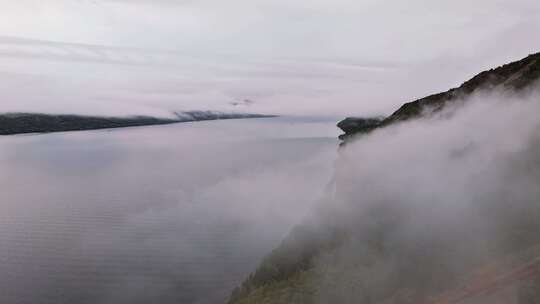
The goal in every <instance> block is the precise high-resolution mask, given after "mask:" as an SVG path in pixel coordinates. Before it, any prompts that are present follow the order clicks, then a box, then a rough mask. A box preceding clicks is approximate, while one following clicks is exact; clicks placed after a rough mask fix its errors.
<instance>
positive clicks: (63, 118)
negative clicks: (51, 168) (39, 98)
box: [0, 111, 271, 135]
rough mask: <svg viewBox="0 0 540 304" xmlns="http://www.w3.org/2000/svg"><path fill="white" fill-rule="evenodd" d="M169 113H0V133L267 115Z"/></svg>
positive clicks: (105, 127)
mask: <svg viewBox="0 0 540 304" xmlns="http://www.w3.org/2000/svg"><path fill="white" fill-rule="evenodd" d="M173 114H174V115H173V118H158V117H150V116H131V117H104V116H84V115H66V114H61V115H53V114H40V113H5V114H0V135H13V134H22V133H49V132H63V131H82V130H97V129H111V128H125V127H136V126H150V125H165V124H173V123H181V122H191V121H204V120H218V119H239V118H262V117H271V116H269V115H260V114H246V113H222V112H214V111H187V112H174V113H173Z"/></svg>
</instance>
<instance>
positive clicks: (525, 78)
mask: <svg viewBox="0 0 540 304" xmlns="http://www.w3.org/2000/svg"><path fill="white" fill-rule="evenodd" d="M539 78H540V53H538V54H534V55H530V56H528V57H527V58H524V59H522V60H520V61H516V62H513V63H510V64H507V65H504V66H501V67H499V68H496V69H492V70H489V71H485V72H482V73H480V74H478V75H477V76H475V77H473V78H472V79H471V80H469V81H466V82H465V83H464V84H463V85H461V86H460V87H458V88H454V89H451V90H449V91H447V92H443V93H439V94H435V95H431V96H428V97H426V98H422V99H419V100H416V101H413V102H410V103H406V104H404V105H403V106H402V107H401V108H400V109H398V110H397V111H396V112H394V113H393V114H392V115H390V116H389V117H386V118H367V119H366V118H348V119H346V120H344V121H342V122H340V123H339V124H338V126H339V127H340V128H341V129H342V130H343V131H344V132H345V134H344V136H342V139H344V140H345V142H346V143H347V145H346V146H345V147H344V148H343V149H341V150H340V156H339V159H338V161H337V164H336V177H335V184H336V186H335V188H336V190H335V193H331V194H329V195H328V198H327V199H326V200H325V202H324V203H323V204H321V205H318V206H317V208H316V209H317V210H314V212H313V214H312V216H311V217H310V218H309V219H308V220H306V221H305V222H304V223H301V224H300V225H298V226H297V227H296V228H295V229H294V230H293V231H292V232H291V233H290V235H289V236H288V237H287V238H286V239H285V240H284V241H283V243H282V244H281V245H280V246H279V247H278V248H276V249H275V250H274V251H273V252H272V253H270V254H269V255H268V256H267V257H266V258H265V259H264V260H263V261H262V263H261V265H260V266H259V268H258V269H257V270H256V271H255V272H254V273H253V274H251V275H250V276H249V277H248V278H247V280H246V281H245V282H244V283H242V285H241V286H240V287H238V288H237V289H236V290H235V291H234V292H233V293H232V295H231V298H230V300H229V302H228V303H229V304H261V303H266V304H278V303H280V304H281V303H283V304H285V303H292V304H296V303H305V304H311V303H317V304H318V303H321V304H322V303H335V304H341V303H362V304H370V303H374V304H375V303H377V304H378V303H387V304H404V303H411V304H412V303H414V304H418V303H434V304H437V303H445V304H450V303H469V304H487V303H490V304H493V303H501V304H502V303H504V304H509V303H510V304H512V303H515V304H531V303H539V302H540V292H539V290H540V288H539V286H540V285H539V284H540V264H539V263H538V261H539V260H538V258H540V250H539V247H538V245H539V244H540V233H539V232H540V201H539V200H538V198H539V197H540V196H539V195H540V188H539V186H538V185H540V153H538V152H540V135H539V134H538V132H537V130H538V126H539V124H540V116H539V115H538V113H539V112H537V110H538V102H537V98H535V96H536V95H532V94H533V93H534V90H535V89H536V88H537V85H536V84H537V81H538V79H539ZM480 91H482V92H484V93H486V94H495V93H496V94H499V93H501V92H503V93H504V95H503V96H506V97H507V98H508V99H509V100H510V99H521V98H524V99H527V100H528V102H523V103H520V102H517V103H515V105H513V104H512V103H510V102H505V100H503V102H502V103H495V102H493V103H490V102H489V100H488V101H487V102H482V103H480V105H478V106H477V107H476V108H475V107H472V106H471V105H469V102H470V99H469V97H471V96H472V95H474V94H475V93H479V92H480ZM489 96H491V95H489ZM493 96H495V95H493ZM506 97H505V98H506ZM487 99H490V98H487ZM503 99H504V98H503ZM505 103H506V104H507V105H505ZM467 106H469V108H467ZM507 107H508V108H507ZM450 108H452V113H454V112H457V113H458V115H456V116H457V117H456V118H455V119H453V120H452V119H448V118H447V116H448V115H446V116H445V115H442V117H444V119H436V120H432V121H424V122H420V120H418V119H416V118H419V117H430V116H436V114H437V113H443V112H444V111H447V110H449V109H450ZM462 108H464V109H462ZM465 108H466V109H465ZM524 109H526V110H524ZM486 110H489V111H491V112H493V113H492V115H491V116H487V115H486V116H485V117H484V116H482V115H483V113H484V112H485V111H486ZM452 115H453V114H452ZM522 121H524V122H523V124H521V122H522ZM398 122H400V123H401V122H403V124H397V123H398ZM400 125H402V127H401V128H392V129H393V130H388V129H390V128H389V127H390V126H393V127H396V126H400ZM375 130H379V131H378V132H372V131H375ZM495 130H500V131H499V132H496V131H495ZM359 134H363V136H362V137H361V138H356V137H357V136H355V135H359ZM353 139H355V140H353ZM510 141H512V142H513V144H512V145H510V144H509V142H510ZM518 146H519V148H516V147H518ZM488 156H489V157H488Z"/></svg>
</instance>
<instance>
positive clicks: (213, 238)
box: [0, 117, 339, 304]
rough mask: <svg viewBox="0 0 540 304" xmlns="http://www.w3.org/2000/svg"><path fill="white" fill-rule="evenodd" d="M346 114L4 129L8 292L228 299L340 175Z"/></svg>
mask: <svg viewBox="0 0 540 304" xmlns="http://www.w3.org/2000/svg"><path fill="white" fill-rule="evenodd" d="M336 120H337V119H305V118H303V119H300V118H288V117H282V118H270V119H251V120H229V121H212V122H197V123H184V124H176V125H169V126H157V127H141V128H129V129H117V130H105V131H90V132H71V133H56V134H47V135H22V136H10V137H0V172H1V173H0V303H2V304H12V303H13V304H15V303H16V304H26V303H28V304H37V303H39V304H48V303H51V304H52V303H54V304H62V303H69V304H78V303H92V304H94V303H111V304H113V303H114V304H122V303H129V304H134V303H145V304H148V303H160V304H167V303H176V304H183V303H223V302H225V301H226V299H227V297H228V295H229V293H230V291H231V289H232V288H233V287H235V286H237V285H238V284H239V283H240V282H241V281H242V280H243V279H244V278H245V277H246V275H247V274H248V273H249V272H251V271H252V270H254V268H255V267H256V265H257V264H258V263H259V262H260V260H261V258H262V257H263V256H264V255H266V254H267V253H268V252H269V251H270V250H271V249H272V248H273V247H275V246H277V245H278V244H279V242H280V240H281V239H282V238H283V237H284V236H285V235H286V234H287V232H288V231H289V229H290V228H291V226H293V225H294V224H295V223H297V222H298V221H300V220H301V219H302V217H303V216H304V215H305V214H306V213H307V212H308V211H309V209H310V206H311V205H312V204H313V203H315V202H316V201H317V199H318V198H319V197H320V196H321V194H322V192H323V191H324V188H325V187H326V185H327V184H328V182H329V181H330V179H331V177H332V172H333V161H334V160H335V158H336V150H337V140H336V136H337V135H338V133H339V132H338V130H337V129H336V127H335V122H336Z"/></svg>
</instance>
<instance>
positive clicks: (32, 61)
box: [0, 0, 540, 115]
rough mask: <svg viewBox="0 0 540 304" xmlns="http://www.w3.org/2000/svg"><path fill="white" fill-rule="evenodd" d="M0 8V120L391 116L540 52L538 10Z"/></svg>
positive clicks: (304, 4)
mask: <svg viewBox="0 0 540 304" xmlns="http://www.w3.org/2000/svg"><path fill="white" fill-rule="evenodd" d="M0 4H1V9H0V79H1V80H2V84H0V89H1V90H3V92H4V96H3V99H4V100H3V101H2V102H0V111H20V110H39V111H49V112H59V111H63V112H73V111H79V112H87V111H92V112H100V113H113V112H114V113H117V112H125V111H127V112H130V113H134V112H138V111H155V112H156V113H157V112H160V111H167V110H182V109H221V110H227V109H229V108H231V109H236V108H238V106H232V105H231V103H236V102H237V101H242V100H244V99H250V100H253V101H255V103H253V104H251V108H247V107H246V109H242V110H247V109H249V110H250V111H259V112H274V113H278V114H279V113H294V114H304V113H305V114H333V115H334V114H335V115H346V114H366V115H368V114H376V113H388V112H390V111H391V110H393V109H394V108H395V107H396V106H398V105H399V104H401V103H403V102H406V101H408V100H410V99H413V98H417V97H422V96H424V95H425V94H429V93H433V92H436V91H439V90H445V89H448V88H450V87H451V86H455V85H459V84H460V83H461V82H462V81H464V80H466V79H467V78H470V77H471V76H473V75H474V74H476V73H477V72H480V71H481V70H482V69H486V68H491V67H493V66H498V65H500V64H503V63H506V62H508V61H511V60H517V59H520V58H521V57H524V56H526V55H527V54H529V53H533V52H537V51H539V50H540V40H539V39H536V37H537V34H538V32H539V30H540V4H538V2H537V1H535V0H514V1H509V0H506V1H502V0H499V1H497V0H476V1H474V2H472V1H465V0H453V1H434V0H408V1H375V0H331V1H330V0H310V1H307V0H306V1H304V0H300V1H286V0H230V1H218V0H199V1H195V0H176V1H175V0H17V1H12V0H0Z"/></svg>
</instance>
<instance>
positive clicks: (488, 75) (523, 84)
mask: <svg viewBox="0 0 540 304" xmlns="http://www.w3.org/2000/svg"><path fill="white" fill-rule="evenodd" d="M538 79H540V53H536V54H533V55H529V56H528V57H526V58H524V59H522V60H519V61H516V62H512V63H509V64H505V65H503V66H500V67H498V68H496V69H491V70H489V71H484V72H482V73H480V74H478V75H476V76H474V77H473V78H472V79H470V80H468V81H466V82H465V83H463V84H462V85H461V86H460V87H458V88H453V89H450V90H448V91H446V92H442V93H438V94H434V95H430V96H427V97H424V98H422V99H418V100H415V101H412V102H409V103H406V104H404V105H403V106H401V108H399V109H398V110H397V111H396V112H394V113H393V114H392V115H390V116H388V117H387V118H385V119H383V120H382V121H381V122H380V123H378V124H373V125H370V126H369V127H366V126H363V125H360V126H359V127H357V128H354V127H352V128H346V129H343V128H342V130H343V131H344V132H345V134H344V136H342V137H341V139H346V138H348V137H349V136H350V135H353V134H362V133H366V132H369V131H372V130H374V129H376V128H381V127H385V126H388V125H391V124H393V123H396V122H399V121H405V120H409V119H412V118H417V117H419V116H421V115H422V114H423V112H424V111H425V110H429V111H430V112H431V113H433V112H437V111H439V110H441V109H443V108H444V107H445V106H446V105H447V103H448V102H451V103H454V102H457V101H459V100H463V99H464V98H465V97H467V96H469V95H470V94H472V93H474V92H476V91H479V90H481V89H486V90H489V89H493V88H495V87H500V88H501V89H504V90H511V91H513V92H518V93H519V92H521V91H524V90H526V89H529V88H530V87H531V85H532V84H533V83H534V82H536V81H538ZM351 119H353V118H347V119H345V120H343V121H341V122H339V123H338V127H340V125H343V124H347V120H351ZM340 128H341V127H340Z"/></svg>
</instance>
